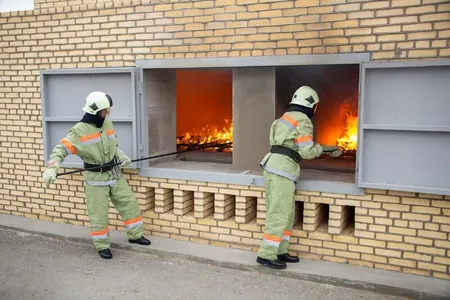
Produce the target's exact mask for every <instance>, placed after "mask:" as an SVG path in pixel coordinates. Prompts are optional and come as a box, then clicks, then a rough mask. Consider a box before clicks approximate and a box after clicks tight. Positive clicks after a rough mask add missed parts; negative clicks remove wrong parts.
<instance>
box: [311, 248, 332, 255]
mask: <svg viewBox="0 0 450 300" xmlns="http://www.w3.org/2000/svg"><path fill="white" fill-rule="evenodd" d="M309 251H310V252H311V253H315V254H321V255H334V250H331V249H323V248H316V247H311V248H310V250H309Z"/></svg>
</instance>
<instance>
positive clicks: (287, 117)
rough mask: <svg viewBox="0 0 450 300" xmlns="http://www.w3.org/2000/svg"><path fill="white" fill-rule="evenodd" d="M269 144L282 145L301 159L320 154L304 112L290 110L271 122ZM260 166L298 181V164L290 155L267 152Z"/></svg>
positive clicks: (320, 149) (309, 121) (310, 124)
mask: <svg viewBox="0 0 450 300" xmlns="http://www.w3.org/2000/svg"><path fill="white" fill-rule="evenodd" d="M269 139H270V145H271V146H284V147H287V148H289V149H291V150H292V151H294V152H295V153H296V154H298V155H299V156H300V157H301V158H302V159H314V158H316V157H319V156H320V155H321V154H322V148H321V147H320V145H315V144H314V141H313V124H312V122H311V120H310V118H309V117H308V115H307V114H306V113H305V112H302V111H298V110H290V111H287V112H286V113H284V114H283V116H282V117H281V118H279V119H277V120H275V121H274V122H273V123H272V126H271V127H270V136H269ZM260 166H261V167H262V168H263V169H264V170H265V171H267V172H269V173H272V174H277V175H279V176H282V177H285V178H287V179H290V180H292V181H295V182H296V181H298V179H299V176H300V165H299V163H298V162H296V161H295V160H294V159H292V158H291V157H288V156H286V155H283V154H279V153H272V152H269V153H267V154H266V155H265V156H264V158H263V159H262V161H261V162H260Z"/></svg>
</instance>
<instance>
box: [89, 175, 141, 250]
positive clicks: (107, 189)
mask: <svg viewBox="0 0 450 300" xmlns="http://www.w3.org/2000/svg"><path fill="white" fill-rule="evenodd" d="M110 198H111V202H112V203H113V205H114V207H115V208H116V210H117V211H118V212H119V214H120V216H121V218H122V220H123V222H124V225H125V227H126V228H127V235H128V238H130V239H138V238H140V237H141V236H142V235H143V234H144V224H143V220H142V216H141V211H140V209H139V205H138V202H137V200H136V197H135V196H134V193H133V191H132V190H131V188H130V186H129V185H128V183H127V182H126V180H125V179H124V178H123V177H122V178H121V179H119V180H118V181H117V183H116V184H114V185H112V186H92V185H89V184H86V203H87V213H88V216H89V221H90V225H91V235H92V239H93V242H94V246H95V248H96V249H97V250H102V249H106V248H109V247H110V245H111V240H110V237H109V230H108V223H109V218H108V212H109V199H110Z"/></svg>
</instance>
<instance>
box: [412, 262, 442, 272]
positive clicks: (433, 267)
mask: <svg viewBox="0 0 450 300" xmlns="http://www.w3.org/2000/svg"><path fill="white" fill-rule="evenodd" d="M417 267H418V268H419V269H424V270H432V271H438V272H447V266H442V265H436V264H430V263H424V262H418V264H417Z"/></svg>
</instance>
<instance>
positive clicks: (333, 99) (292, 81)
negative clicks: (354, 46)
mask: <svg viewBox="0 0 450 300" xmlns="http://www.w3.org/2000/svg"><path fill="white" fill-rule="evenodd" d="M302 85H308V86H310V87H312V88H314V89H315V90H316V91H317V93H318V94H319V97H320V103H319V106H318V109H317V111H316V114H315V115H314V117H313V119H312V123H313V124H314V139H315V141H316V142H317V143H319V144H321V145H326V146H338V147H339V149H341V150H343V154H342V155H341V156H340V157H337V158H333V157H331V156H329V155H327V154H322V155H321V157H320V158H318V159H314V160H303V162H302V163H301V166H302V168H303V169H315V170H323V171H332V172H345V173H354V172H355V165H356V149H357V143H358V140H357V136H358V135H357V134H358V97H359V65H327V66H322V65H321V66H289V67H278V68H277V71H276V97H277V99H276V100H277V101H276V103H277V107H276V113H277V117H280V116H281V115H282V114H283V113H284V112H285V111H286V109H287V108H288V105H289V102H290V101H291V97H292V95H293V94H294V92H295V90H296V89H297V88H299V87H300V86H302Z"/></svg>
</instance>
